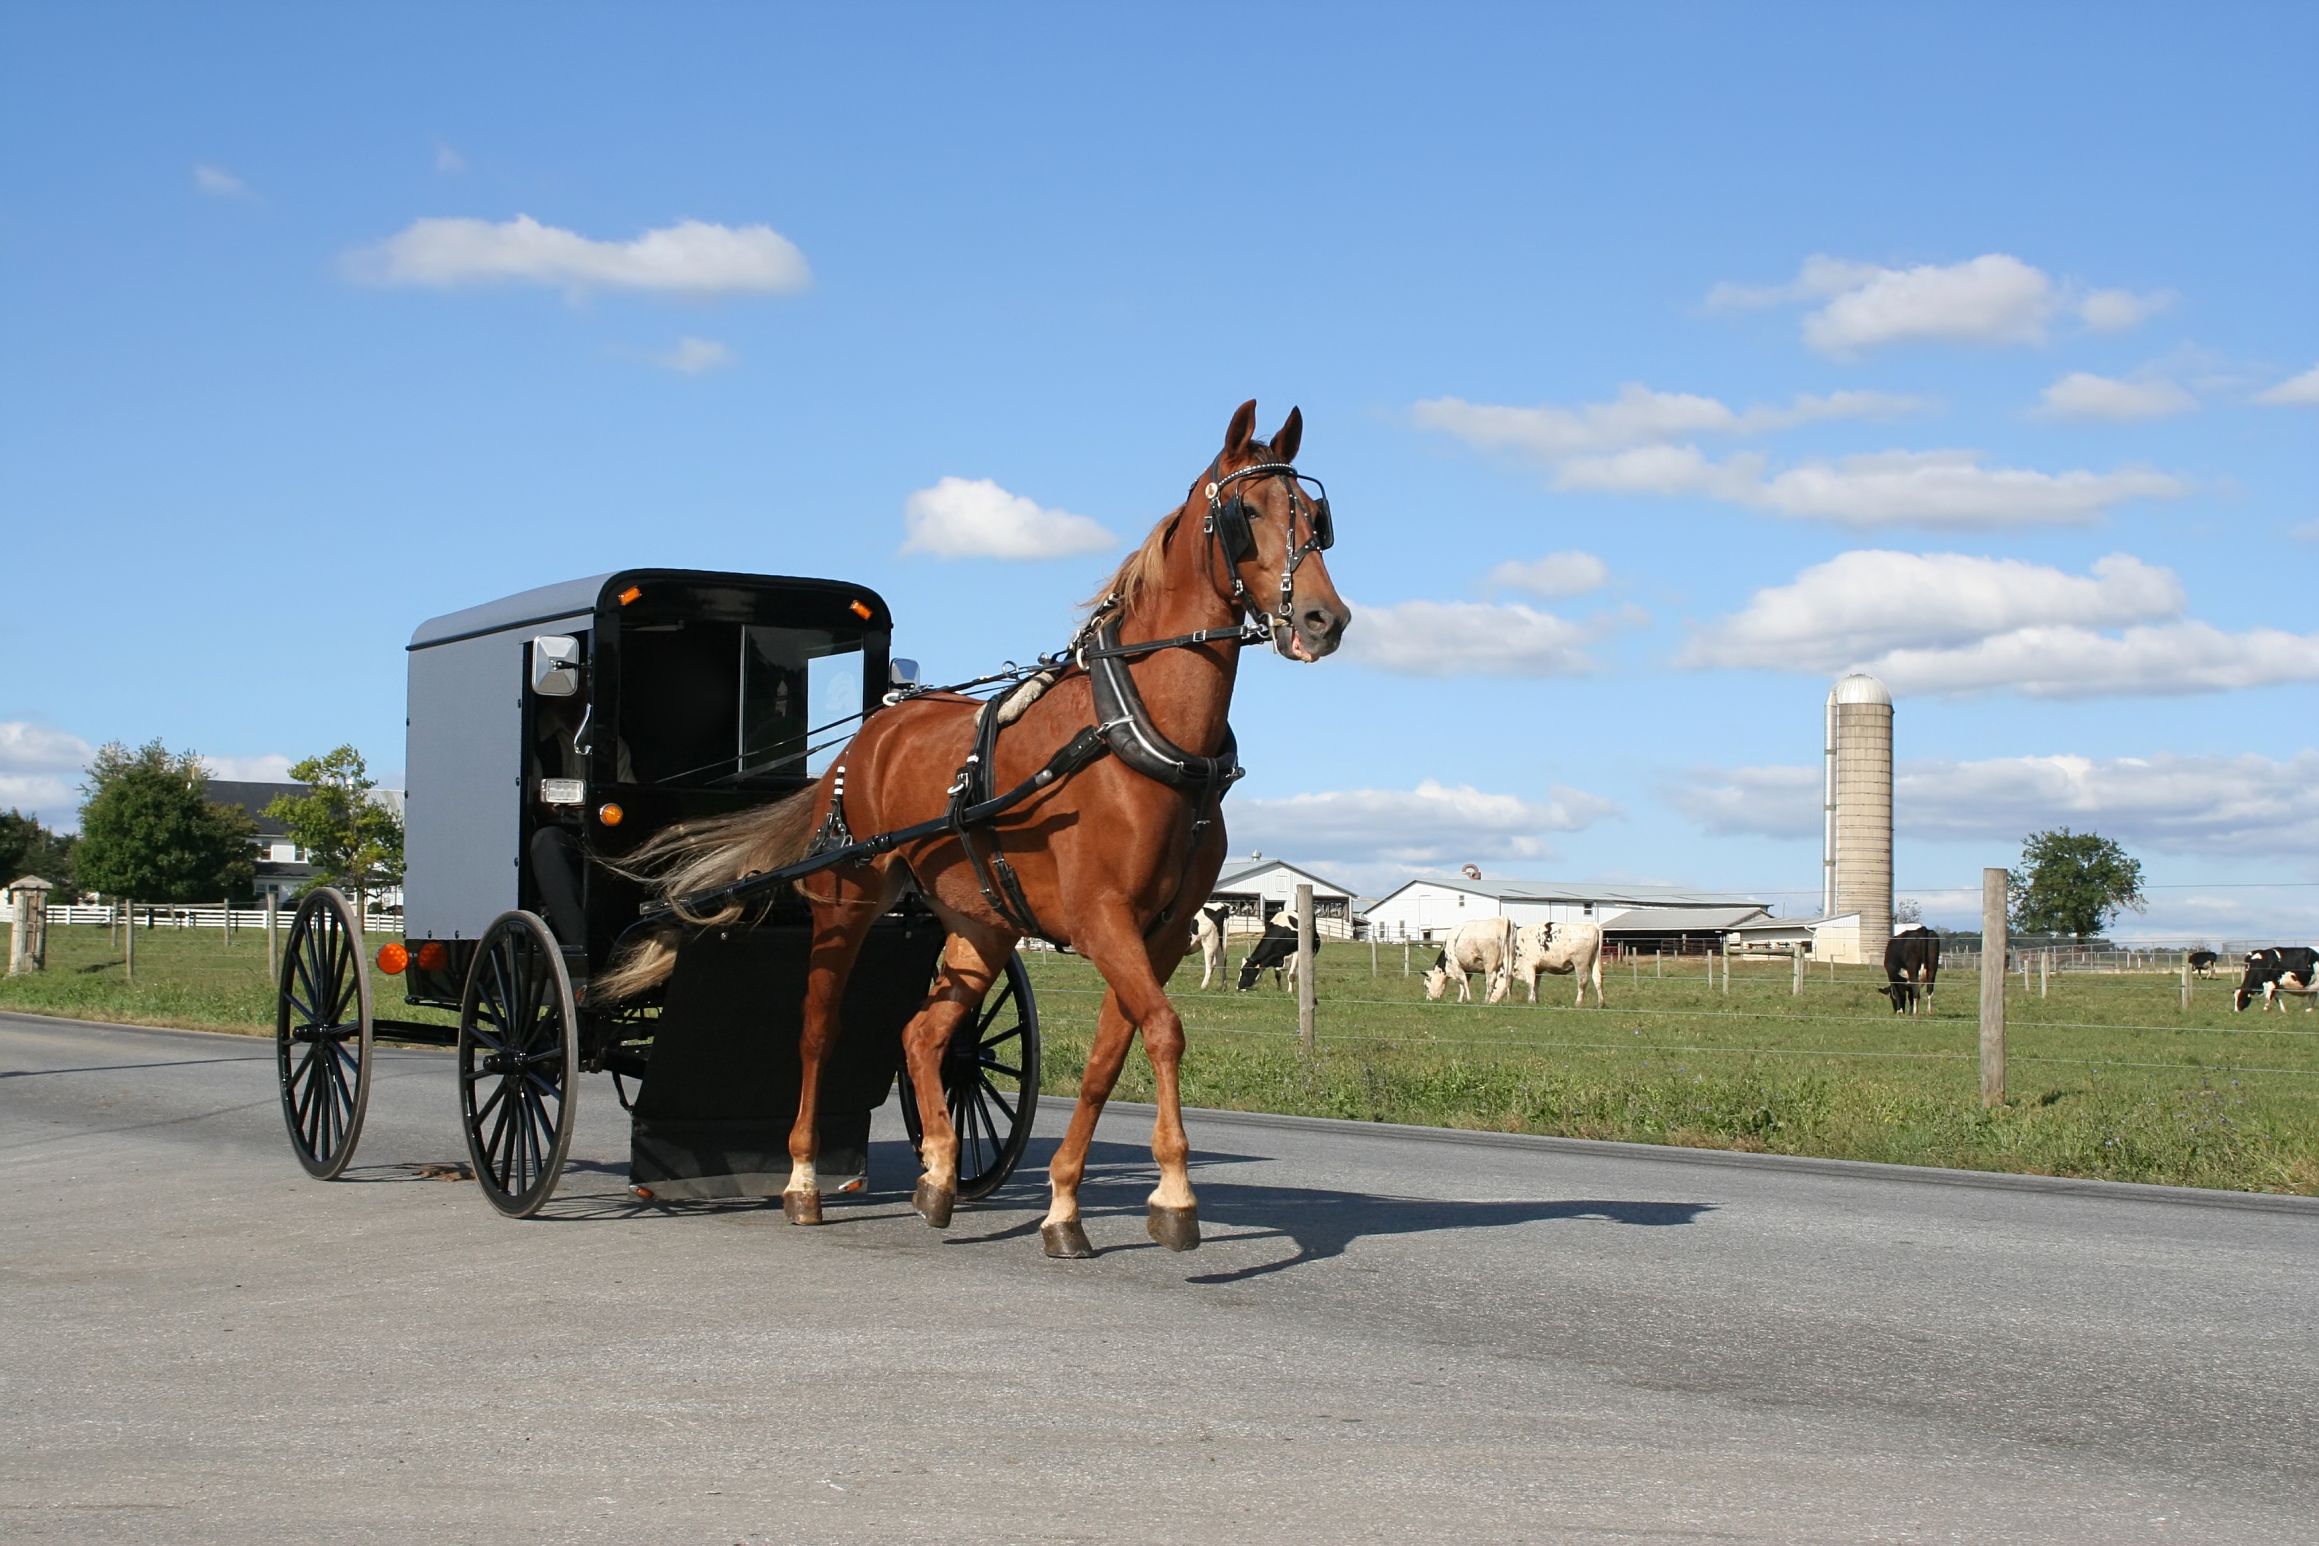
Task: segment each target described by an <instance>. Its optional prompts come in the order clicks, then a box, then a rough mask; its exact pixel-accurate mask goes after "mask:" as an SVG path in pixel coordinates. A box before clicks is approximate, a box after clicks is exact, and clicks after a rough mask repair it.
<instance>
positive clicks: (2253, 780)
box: [1668, 751, 2319, 857]
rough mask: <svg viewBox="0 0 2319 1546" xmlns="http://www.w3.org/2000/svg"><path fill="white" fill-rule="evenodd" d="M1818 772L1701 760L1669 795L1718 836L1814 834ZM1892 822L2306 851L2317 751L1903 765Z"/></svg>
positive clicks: (1946, 835)
mask: <svg viewBox="0 0 2319 1546" xmlns="http://www.w3.org/2000/svg"><path fill="white" fill-rule="evenodd" d="M1821 779H1822V771H1821V769H1819V768H1818V767H1756V768H1727V769H1701V770H1698V771H1696V772H1694V773H1693V775H1692V776H1691V779H1690V781H1689V782H1687V783H1685V784H1682V785H1679V786H1676V787H1674V788H1672V789H1670V790H1669V791H1668V795H1669V798H1670V799H1671V800H1672V801H1673V802H1674V803H1675V805H1676V806H1677V808H1678V809H1680V810H1682V811H1683V812H1684V813H1685V814H1686V815H1688V816H1689V817H1690V818H1691V819H1692V820H1693V821H1695V822H1697V823H1698V824H1699V825H1700V826H1701V827H1702V828H1704V829H1706V830H1707V831H1709V832H1712V833H1715V834H1718V835H1722V836H1738V835H1753V836H1763V837H1782V838H1807V837H1809V838H1816V837H1818V836H1819V834H1820V832H1821V810H1820V802H1821V800H1822V798H1823V794H1822V783H1821ZM1893 823H1894V826H1895V827H1896V829H1897V830H1898V831H1900V832H1901V833H1902V834H1904V835H1906V836H1909V837H1912V838H1924V839H1936V840H1964V841H1992V842H1998V843H2005V844H2012V843H2017V842H2019V841H2020V840H2021V837H2022V835H2023V834H2024V833H2027V832H2032V831H2036V830H2039V829H2041V828H2048V827H2055V826H2062V825H2068V826H2073V827H2080V828H2084V827H2089V826H2090V827H2096V828H2098V830H2099V831H2100V832H2101V833H2102V834H2103V835H2104V836H2105V837H2111V838H2115V839H2117V840H2118V841H2119V842H2121V843H2124V844H2125V845H2126V846H2127V847H2129V848H2135V847H2142V848H2150V849H2155V850H2158V851H2160V852H2165V853H2184V854H2199V855H2205V854H2215V853H2235V854H2251V855H2255V856H2258V857H2275V856H2277V855H2279V854H2283V853H2297V854H2315V853H2319V752H2314V751H2302V752H2298V753H2296V754H2295V755H2294V756H2292V757H2288V758H2284V759H2274V758H2269V757H2262V756H2256V755H2253V754H2247V755H2243V756H2175V755H2172V754H2167V753H2161V754H2159V755H2157V756H2152V757H2113V758H2091V757H2078V756H2070V755H2054V756H2025V757H1993V758H1988V759H1985V760H1981V761H1971V762H1942V761H1924V762H1904V763H1902V764H1901V765H1900V767H1899V768H1898V769H1897V770H1896V771H1895V773H1894V775H1893Z"/></svg>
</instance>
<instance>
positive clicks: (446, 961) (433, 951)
mask: <svg viewBox="0 0 2319 1546" xmlns="http://www.w3.org/2000/svg"><path fill="white" fill-rule="evenodd" d="M450 964H451V952H450V951H449V950H448V949H447V948H445V946H444V944H443V942H442V941H441V940H439V939H431V940H428V941H427V942H426V943H425V944H423V945H421V946H420V947H419V970H420V971H422V972H439V971H441V970H442V969H443V968H444V967H446V966H449V965H450Z"/></svg>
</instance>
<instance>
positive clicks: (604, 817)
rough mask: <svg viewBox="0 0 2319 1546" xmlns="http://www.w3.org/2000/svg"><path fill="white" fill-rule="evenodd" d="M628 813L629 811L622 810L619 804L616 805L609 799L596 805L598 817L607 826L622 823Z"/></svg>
mask: <svg viewBox="0 0 2319 1546" xmlns="http://www.w3.org/2000/svg"><path fill="white" fill-rule="evenodd" d="M627 814H628V813H627V812H626V811H624V810H622V809H621V808H620V807H619V806H617V805H614V804H613V803H612V802H611V801H609V800H607V801H605V802H604V803H603V804H602V805H599V806H597V807H596V819H597V820H598V821H600V822H602V823H603V824H604V825H605V826H607V827H616V826H618V825H620V822H621V820H622V818H624V817H625V816H627Z"/></svg>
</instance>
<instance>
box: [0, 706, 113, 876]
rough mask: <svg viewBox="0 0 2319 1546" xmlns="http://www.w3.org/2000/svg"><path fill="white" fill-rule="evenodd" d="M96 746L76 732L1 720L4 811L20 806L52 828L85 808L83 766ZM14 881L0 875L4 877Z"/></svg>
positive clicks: (0, 789)
mask: <svg viewBox="0 0 2319 1546" xmlns="http://www.w3.org/2000/svg"><path fill="white" fill-rule="evenodd" d="M95 755H96V748H95V747H93V746H91V745H90V744H89V743H88V742H86V741H84V740H82V739H81V738H80V737H79V736H77V735H70V734H67V733H66V732H64V731H62V730H51V729H49V728H47V727H46V726H44V725H35V724H31V723H28V722H27V721H24V720H7V721H0V810H11V809H12V810H21V811H23V812H24V813H25V814H26V815H28V816H36V817H38V818H39V819H40V820H41V821H42V822H44V823H45V824H47V825H48V826H50V827H57V826H60V825H61V826H70V825H72V824H73V823H74V822H75V821H77V819H78V816H79V811H80V782H81V776H82V770H83V769H85V768H86V767H87V766H88V763H89V759H90V758H91V757H93V756H95ZM11 879H14V877H13V876H6V875H0V881H4V880H11Z"/></svg>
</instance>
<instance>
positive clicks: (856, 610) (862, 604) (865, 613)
mask: <svg viewBox="0 0 2319 1546" xmlns="http://www.w3.org/2000/svg"><path fill="white" fill-rule="evenodd" d="M848 610H850V611H851V612H852V613H853V615H854V616H856V617H858V618H860V619H861V620H862V621H863V622H865V623H866V622H868V621H869V620H870V619H871V618H873V617H875V616H877V614H876V613H875V612H872V611H871V610H870V604H869V603H868V602H866V601H859V600H857V601H855V602H854V603H853V604H852V605H851V607H849V608H848Z"/></svg>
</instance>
